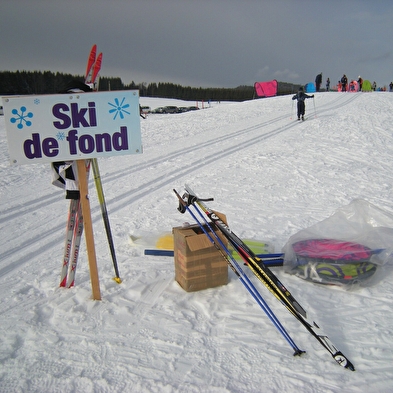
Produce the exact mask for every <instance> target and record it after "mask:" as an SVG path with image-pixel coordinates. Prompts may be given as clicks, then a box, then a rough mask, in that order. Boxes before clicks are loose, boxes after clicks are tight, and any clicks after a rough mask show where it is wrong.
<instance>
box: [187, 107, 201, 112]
mask: <svg viewBox="0 0 393 393" xmlns="http://www.w3.org/2000/svg"><path fill="white" fill-rule="evenodd" d="M198 109H199V108H198V107H197V106H189V107H188V110H189V111H197V110H198Z"/></svg>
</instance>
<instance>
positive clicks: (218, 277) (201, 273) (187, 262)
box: [172, 224, 228, 292]
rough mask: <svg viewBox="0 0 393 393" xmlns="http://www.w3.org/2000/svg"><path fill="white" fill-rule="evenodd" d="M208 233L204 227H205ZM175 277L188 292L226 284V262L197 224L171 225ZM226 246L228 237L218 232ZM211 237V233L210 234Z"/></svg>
mask: <svg viewBox="0 0 393 393" xmlns="http://www.w3.org/2000/svg"><path fill="white" fill-rule="evenodd" d="M204 228H205V229H206V231H207V232H208V233H211V232H210V231H209V229H208V228H207V227H204ZM172 232H173V238H174V259H175V279H176V281H177V282H178V283H179V284H180V286H181V287H182V288H183V289H184V290H186V291H187V292H192V291H200V290H201V289H207V288H214V287H217V286H220V285H226V284H227V283H228V264H227V261H226V260H225V259H224V257H223V255H222V253H221V252H220V251H219V250H217V248H216V247H215V246H214V245H213V244H212V243H211V241H210V240H209V239H208V237H207V236H206V234H205V233H204V232H203V230H202V229H201V228H200V227H199V225H198V224H196V225H190V226H188V227H185V228H184V227H177V228H173V230H172ZM217 234H218V236H219V237H220V239H221V241H222V242H223V243H224V244H225V246H227V240H226V239H225V237H224V236H223V235H222V234H221V232H217ZM211 236H212V238H213V239H214V238H215V237H214V234H211Z"/></svg>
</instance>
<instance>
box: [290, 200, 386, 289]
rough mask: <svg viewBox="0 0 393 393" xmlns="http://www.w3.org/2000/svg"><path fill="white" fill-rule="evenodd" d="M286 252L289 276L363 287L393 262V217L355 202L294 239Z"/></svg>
mask: <svg viewBox="0 0 393 393" xmlns="http://www.w3.org/2000/svg"><path fill="white" fill-rule="evenodd" d="M283 253H284V268H285V271H286V272H287V273H290V274H296V275H297V276H299V277H301V278H303V279H306V280H309V281H313V282H317V283H321V284H335V285H341V286H346V287H349V286H352V285H353V284H362V285H363V284H365V283H368V282H369V279H370V278H371V277H373V276H374V274H375V273H376V271H377V270H378V269H379V268H380V267H382V266H384V265H385V264H386V263H387V262H389V261H390V260H392V259H393V215H392V214H390V213H388V212H385V211H383V210H382V209H380V208H378V207H376V206H374V205H372V204H371V203H369V202H367V201H365V200H363V199H356V200H354V201H352V202H351V203H350V204H349V205H347V206H344V207H342V208H340V209H338V210H337V211H336V212H335V213H334V214H333V215H332V216H330V217H328V218H327V219H325V220H323V221H321V222H319V223H317V224H314V225H313V226H311V227H309V228H307V229H304V230H301V231H299V232H298V233H296V234H295V235H293V236H291V237H290V239H289V240H288V242H287V243H286V244H285V246H284V247H283Z"/></svg>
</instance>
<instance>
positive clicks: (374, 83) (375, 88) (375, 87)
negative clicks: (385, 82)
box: [372, 81, 377, 91]
mask: <svg viewBox="0 0 393 393" xmlns="http://www.w3.org/2000/svg"><path fill="white" fill-rule="evenodd" d="M372 89H373V90H374V91H375V90H377V83H376V82H375V81H374V82H373V86H372Z"/></svg>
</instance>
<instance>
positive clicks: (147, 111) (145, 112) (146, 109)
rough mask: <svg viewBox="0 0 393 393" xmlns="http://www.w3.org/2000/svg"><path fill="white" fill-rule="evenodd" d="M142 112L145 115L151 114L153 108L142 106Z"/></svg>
mask: <svg viewBox="0 0 393 393" xmlns="http://www.w3.org/2000/svg"><path fill="white" fill-rule="evenodd" d="M141 111H142V113H143V114H144V115H145V114H147V113H151V108H150V106H141Z"/></svg>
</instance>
